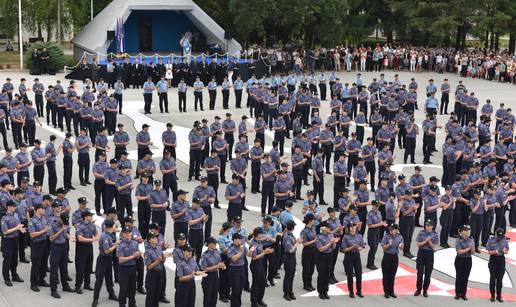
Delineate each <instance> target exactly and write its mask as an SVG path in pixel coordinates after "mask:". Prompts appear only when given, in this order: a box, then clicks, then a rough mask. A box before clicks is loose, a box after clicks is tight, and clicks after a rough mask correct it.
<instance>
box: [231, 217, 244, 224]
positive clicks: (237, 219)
mask: <svg viewBox="0 0 516 307" xmlns="http://www.w3.org/2000/svg"><path fill="white" fill-rule="evenodd" d="M243 221H244V220H243V219H242V217H241V216H235V217H234V218H233V222H234V223H242V222H243Z"/></svg>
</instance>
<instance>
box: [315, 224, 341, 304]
mask: <svg viewBox="0 0 516 307" xmlns="http://www.w3.org/2000/svg"><path fill="white" fill-rule="evenodd" d="M319 229H320V231H321V233H319V234H318V235H317V238H316V241H315V246H316V248H317V252H318V253H317V258H316V259H317V263H316V266H317V273H318V274H317V292H318V293H319V298H320V299H330V297H329V296H328V285H329V280H330V277H331V273H332V272H331V264H332V257H333V249H334V248H335V247H336V245H337V243H338V242H339V240H340V238H338V237H334V235H333V233H331V232H330V228H329V227H328V223H327V222H326V221H324V222H321V223H320V224H319Z"/></svg>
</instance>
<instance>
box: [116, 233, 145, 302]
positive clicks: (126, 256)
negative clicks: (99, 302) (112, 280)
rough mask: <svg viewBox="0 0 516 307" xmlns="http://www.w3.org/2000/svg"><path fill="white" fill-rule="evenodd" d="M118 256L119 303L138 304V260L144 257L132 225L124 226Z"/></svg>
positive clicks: (117, 249)
mask: <svg viewBox="0 0 516 307" xmlns="http://www.w3.org/2000/svg"><path fill="white" fill-rule="evenodd" d="M116 256H117V257H118V265H119V268H118V274H119V279H118V281H119V283H118V284H119V286H120V292H119V293H118V304H119V305H120V306H124V307H125V306H126V301H129V306H136V301H135V298H134V296H135V293H136V260H137V259H140V258H141V257H142V254H141V252H140V250H139V248H138V242H137V241H136V240H134V239H133V236H132V229H131V227H127V226H124V227H123V228H122V239H121V241H120V244H118V246H117V248H116Z"/></svg>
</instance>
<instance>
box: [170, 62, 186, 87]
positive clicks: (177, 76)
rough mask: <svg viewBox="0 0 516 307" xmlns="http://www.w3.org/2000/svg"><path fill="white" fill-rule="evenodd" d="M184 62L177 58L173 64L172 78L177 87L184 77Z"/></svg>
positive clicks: (174, 85) (173, 84)
mask: <svg viewBox="0 0 516 307" xmlns="http://www.w3.org/2000/svg"><path fill="white" fill-rule="evenodd" d="M182 66H183V64H181V63H179V61H178V60H177V58H175V59H174V64H172V75H173V76H174V78H173V79H172V86H173V87H177V85H178V84H179V80H181V79H182V78H184V76H183V71H182V70H181V68H182Z"/></svg>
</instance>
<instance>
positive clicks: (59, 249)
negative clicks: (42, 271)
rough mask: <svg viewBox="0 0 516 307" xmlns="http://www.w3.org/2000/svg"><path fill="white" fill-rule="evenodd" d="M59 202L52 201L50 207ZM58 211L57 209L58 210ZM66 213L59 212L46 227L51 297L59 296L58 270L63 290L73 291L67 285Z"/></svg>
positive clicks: (67, 233) (68, 227)
mask: <svg viewBox="0 0 516 307" xmlns="http://www.w3.org/2000/svg"><path fill="white" fill-rule="evenodd" d="M60 206H61V205H60V203H59V202H57V201H54V202H53V203H52V207H54V208H55V207H60ZM58 212H59V211H58ZM68 219H69V217H68V213H66V212H61V213H60V214H59V215H56V216H54V218H53V219H52V220H51V221H50V225H49V228H48V237H49V239H50V242H51V244H50V259H49V260H50V291H51V293H50V295H51V296H52V297H53V298H58V299H59V298H61V296H60V295H59V293H57V283H58V271H59V277H60V278H61V279H60V282H61V285H62V286H63V291H64V292H74V290H72V288H70V286H69V285H68V278H67V277H68V247H67V240H68V238H69V236H70V226H68V223H69V220H68Z"/></svg>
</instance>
